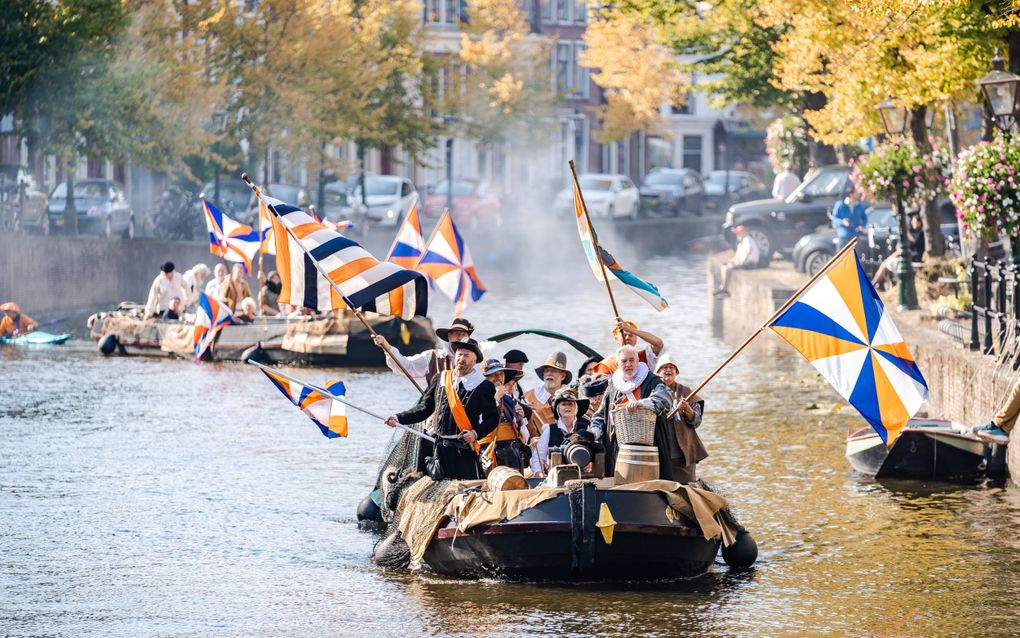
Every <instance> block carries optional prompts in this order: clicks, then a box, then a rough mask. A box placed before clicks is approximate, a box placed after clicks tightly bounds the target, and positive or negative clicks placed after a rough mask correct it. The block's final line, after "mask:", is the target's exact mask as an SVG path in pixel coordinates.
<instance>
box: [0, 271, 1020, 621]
mask: <svg viewBox="0 0 1020 638" xmlns="http://www.w3.org/2000/svg"><path fill="white" fill-rule="evenodd" d="M643 269H644V270H646V271H648V272H655V273H658V277H657V280H656V283H659V284H660V285H661V287H662V288H663V289H664V292H665V294H666V296H667V297H668V298H669V299H670V300H671V301H672V303H673V306H674V307H673V308H672V309H671V310H669V311H667V312H666V313H663V314H661V315H656V313H654V312H653V311H651V310H650V309H646V308H642V307H640V306H639V304H640V303H641V302H639V301H636V300H634V299H627V300H626V301H623V304H624V307H626V308H628V312H627V313H626V314H627V315H628V317H629V318H633V319H634V320H635V321H637V322H638V323H639V324H640V325H641V326H642V327H648V328H649V329H652V330H653V331H656V332H658V333H659V334H661V335H662V336H663V337H664V338H665V339H666V341H667V343H668V344H669V347H670V350H671V351H672V352H673V353H674V354H675V355H677V356H678V357H679V358H680V360H681V361H682V362H683V363H682V365H683V366H684V367H685V370H684V371H683V377H684V379H685V381H686V382H687V383H689V384H696V383H697V382H698V381H700V379H701V378H702V377H703V376H704V375H706V374H708V373H709V372H710V371H711V370H712V369H713V368H714V367H715V365H717V363H718V362H719V361H721V360H722V359H723V358H724V357H725V356H726V354H728V352H729V350H730V348H729V346H727V345H726V344H723V343H722V342H719V341H717V340H713V339H711V338H710V337H709V336H708V335H709V334H710V332H709V328H708V325H707V320H706V313H705V300H706V298H707V294H706V290H705V283H704V275H703V270H702V264H701V263H700V262H698V261H696V260H689V261H688V260H675V259H660V260H656V261H653V262H650V263H647V264H645V265H644V266H643ZM486 283H487V284H488V285H489V287H490V289H491V290H492V292H491V293H490V294H489V295H488V296H487V297H486V299H485V300H484V302H483V303H480V304H479V305H477V306H475V307H473V308H472V309H471V310H470V312H469V313H468V316H469V317H470V318H471V319H472V320H473V321H475V322H476V324H477V325H478V326H479V335H480V336H485V335H488V334H495V333H497V332H501V331H505V330H510V329H514V328H521V327H548V328H553V329H561V330H562V331H564V332H566V333H568V334H570V335H572V336H575V337H578V338H580V339H581V340H582V341H585V342H587V343H589V344H590V345H592V346H595V347H597V348H601V349H603V350H606V351H608V349H609V348H610V343H609V338H608V334H607V332H608V330H607V328H608V324H609V322H610V321H611V319H612V316H611V312H610V311H609V309H608V307H607V304H605V303H604V301H603V297H602V296H601V293H602V291H601V290H600V289H599V288H598V287H597V285H595V284H594V282H590V281H587V280H584V281H583V282H578V283H577V284H576V285H570V286H562V285H559V284H558V283H557V282H555V281H549V282H542V281H538V280H532V281H529V282H527V285H526V286H523V285H519V284H520V282H513V281H509V280H508V281H499V279H498V277H489V278H487V279H486ZM520 288H527V289H528V290H529V292H528V293H527V294H525V293H523V292H521V290H520ZM435 306H437V307H436V308H435V311H436V312H435V315H436V316H444V317H448V316H449V309H448V307H446V306H442V305H441V304H439V303H437V304H435ZM763 338H764V339H765V340H766V344H765V347H759V348H757V349H756V350H753V351H752V352H751V353H749V354H748V355H747V356H743V357H741V358H740V359H738V360H737V361H736V362H735V363H734V364H733V365H732V366H731V367H730V368H728V369H727V370H726V371H725V372H724V373H723V374H721V375H720V376H719V377H718V378H717V379H716V381H714V382H713V384H712V385H711V386H709V388H708V389H706V391H705V392H704V395H705V396H706V399H707V402H708V414H707V416H706V419H705V424H704V425H703V427H702V430H701V432H702V435H703V438H704V439H705V442H706V445H707V447H708V448H709V451H710V453H711V456H710V457H709V459H708V460H707V461H705V462H704V463H703V464H701V466H700V468H699V471H700V473H701V474H702V476H703V477H704V478H706V479H707V480H708V481H710V482H711V483H713V484H714V485H716V486H717V487H718V488H720V489H721V490H722V491H723V492H724V493H725V494H726V495H727V496H728V497H729V498H730V499H731V502H732V503H733V506H734V509H735V511H736V513H737V514H738V516H739V517H740V519H741V521H742V522H743V523H744V524H745V525H746V526H747V527H748V528H749V529H750V530H751V532H752V534H753V535H754V536H755V538H756V539H757V540H758V543H759V547H760V550H761V554H760V559H759V562H758V564H757V566H756V568H755V569H754V570H752V571H750V572H746V573H742V574H731V573H729V572H728V571H727V570H726V568H725V566H723V565H721V564H720V565H717V566H716V568H714V569H713V570H712V571H711V572H710V573H708V574H705V575H704V576H702V577H699V578H695V579H692V580H688V581H681V582H671V583H653V584H643V585H632V586H628V585H613V586H607V585H595V584H592V585H580V586H578V585H570V586H565V585H562V584H547V585H527V584H504V583H498V582H481V583H475V582H460V581H455V580H449V579H443V578H437V577H435V576H427V575H411V574H406V573H386V572H384V571H382V570H379V569H378V568H376V567H374V566H373V565H371V563H370V562H369V555H370V553H371V548H372V544H373V542H374V540H375V537H374V536H372V535H371V534H367V533H363V532H359V531H357V529H356V526H355V522H354V510H355V507H356V505H357V503H358V501H359V500H360V499H361V498H362V497H363V496H364V495H365V494H366V493H367V491H368V490H369V489H370V487H371V484H372V483H373V481H374V478H375V471H376V468H377V465H378V463H379V459H380V458H381V455H382V453H383V450H384V449H385V447H386V444H387V442H388V440H389V438H390V433H389V431H388V430H386V429H385V428H382V427H381V426H380V425H378V424H377V423H373V422H372V421H370V420H367V419H366V418H364V417H362V416H360V415H358V414H354V415H352V417H351V436H350V438H349V439H348V440H344V441H339V442H337V441H327V440H326V439H325V438H323V437H321V436H320V435H319V434H318V432H317V430H316V429H315V428H314V427H313V426H312V425H311V424H310V423H307V422H306V421H305V420H304V417H303V416H301V415H300V414H299V413H297V412H296V411H295V410H293V408H291V407H290V406H289V404H287V403H286V402H284V401H283V400H281V398H280V397H278V396H277V395H276V391H275V390H274V389H273V388H271V387H270V386H269V384H268V383H267V382H265V381H264V379H262V378H261V375H258V374H257V373H256V372H255V371H254V370H253V369H250V368H245V367H244V366H241V365H236V364H224V365H202V366H195V365H192V364H190V363H188V362H182V361H162V360H146V359H129V358H113V359H104V358H101V357H99V356H97V355H95V354H94V352H93V350H92V346H91V344H86V343H81V342H79V343H77V344H72V345H71V346H70V347H66V348H60V349H53V350H32V351H15V350H11V349H6V350H0V379H2V381H3V386H4V387H3V389H2V390H0V547H2V548H3V551H0V627H3V632H2V633H5V634H8V633H9V634H35V635H37V634H52V635H74V636H80V635H89V634H92V635H103V636H139V635H196V636H198V635H201V636H206V635H217V636H251V635H259V636H278V635H308V636H321V635H338V636H353V635H365V636H402V637H406V636H419V635H445V636H486V637H489V636H491V637H499V636H519V635H535V636H538V635H562V636H591V635H599V636H633V635H642V636H681V635H698V636H733V635H763V636H779V635H834V636H835V635H868V634H871V635H882V636H958V635H967V636H974V635H982V636H991V635H1001V636H1005V635H1015V634H1016V630H1015V629H1014V625H1015V624H1016V621H1017V620H1018V618H1017V616H1018V613H1017V611H1016V605H1014V604H1013V601H1015V600H1017V595H1018V593H1020V592H1018V589H1020V587H1018V585H1017V582H1016V579H1015V578H1014V577H1013V575H1014V573H1015V567H1016V564H1017V556H1018V554H1020V540H1018V534H1017V533H1016V532H1017V530H1018V529H1020V494H1018V491H1017V490H1015V489H1012V488H1011V489H985V488H967V487H959V486H953V485H945V484H932V485H918V484H902V483H901V484H894V483H877V482H875V481H871V480H867V479H863V478H861V477H859V476H856V475H854V474H853V473H852V472H851V471H850V470H849V467H848V465H847V464H846V462H845V460H844V459H843V436H844V434H845V427H846V423H847V422H848V421H852V420H853V419H854V417H853V413H852V412H851V411H850V410H849V408H842V409H840V406H841V405H842V401H841V400H839V399H838V397H837V396H836V395H835V394H834V393H833V392H832V391H831V390H830V389H829V388H828V387H827V386H826V385H825V384H824V383H823V382H822V381H821V380H820V379H819V378H818V377H817V375H816V374H815V373H814V372H813V370H812V368H810V366H808V365H807V364H806V363H804V362H803V361H801V360H800V359H798V358H796V357H795V356H794V355H792V354H790V353H789V352H788V351H787V350H785V349H783V347H781V346H778V345H776V344H775V343H772V344H771V345H769V344H768V343H767V342H768V340H769V339H771V337H770V336H769V335H765V336H764V337H763ZM508 347H521V348H523V349H525V350H526V351H527V352H528V353H529V354H530V355H531V357H532V361H533V364H532V365H537V363H535V362H536V361H537V360H539V359H541V358H542V357H544V356H545V355H546V354H547V353H548V351H549V350H551V349H553V347H554V345H553V344H552V343H551V342H549V341H547V340H544V339H541V338H537V337H527V338H522V339H520V340H515V341H514V342H513V344H512V345H506V346H505V347H498V348H497V349H496V350H495V352H496V353H497V354H501V353H502V352H503V351H504V350H505V349H506V348H508ZM568 354H569V356H570V362H571V367H576V366H577V365H579V364H580V361H581V357H580V356H578V355H577V354H576V353H574V352H569V353H568ZM334 373H338V374H339V375H340V376H342V377H343V378H344V379H345V380H346V381H347V384H348V387H349V389H350V396H351V398H352V400H356V401H359V402H361V403H363V404H364V405H365V407H367V408H369V409H372V410H376V411H379V412H387V413H389V412H394V411H396V410H398V409H401V408H404V407H406V406H408V405H410V404H411V402H412V401H413V400H414V392H413V390H412V389H411V387H410V385H409V384H407V383H406V381H402V380H401V379H399V378H398V377H396V376H394V375H391V374H389V373H388V372H378V371H329V370H315V371H307V370H306V371H299V372H297V374H299V375H305V376H308V377H309V378H310V379H313V380H318V381H322V380H324V379H327V378H329V377H330V376H333V375H334ZM529 375H530V377H531V380H537V378H536V377H535V376H534V374H533V373H529ZM529 382H530V381H529Z"/></svg>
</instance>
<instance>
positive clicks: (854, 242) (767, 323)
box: [666, 237, 857, 419]
mask: <svg viewBox="0 0 1020 638" xmlns="http://www.w3.org/2000/svg"><path fill="white" fill-rule="evenodd" d="M856 245H857V238H856V237H854V238H853V239H851V240H850V243H849V244H847V245H846V246H844V247H843V248H842V250H840V251H839V252H838V253H836V254H835V255H833V256H832V258H831V259H829V261H828V263H826V264H825V266H824V267H823V268H822V269H821V270H819V271H818V272H817V273H815V276H814V277H812V278H811V279H808V280H807V283H805V284H804V285H803V286H801V287H800V289H799V290H798V291H797V292H795V293H793V296H792V297H790V298H789V299H787V300H786V303H784V304H783V305H782V306H780V308H779V310H776V311H775V312H774V313H772V316H771V317H769V318H768V319H766V320H765V323H763V324H762V325H761V327H759V328H758V329H757V330H755V331H754V333H753V334H752V335H751V336H750V337H748V338H747V339H745V340H744V343H742V344H740V346H739V347H738V348H737V349H736V350H734V351H733V352H732V353H730V356H728V357H726V360H725V361H723V362H722V364H721V365H720V366H719V367H718V368H716V369H715V371H713V372H712V374H710V375H708V378H707V379H705V380H704V381H702V382H701V385H699V386H698V387H697V388H695V389H694V390H693V391H692V392H691V393H690V394H689V395H688V396H694V395H696V394H697V393H698V392H701V390H702V389H704V387H705V386H706V385H708V382H709V381H711V380H712V379H714V378H715V375H717V374H719V372H720V371H721V370H722V369H723V368H725V367H726V366H727V365H728V364H729V362H730V361H733V359H734V358H735V357H736V356H737V355H738V354H740V351H741V350H743V349H744V348H746V347H747V346H748V345H749V344H750V343H751V342H752V341H754V340H755V338H756V337H757V336H758V335H760V334H761V333H762V332H764V331H765V328H768V327H769V326H770V325H771V324H772V322H773V321H775V320H776V317H778V316H779V315H781V314H783V312H784V311H786V309H787V308H789V307H790V306H791V305H792V304H793V302H794V301H796V300H797V297H800V296H801V295H802V294H804V291H805V290H807V289H808V288H810V287H811V284H813V283H815V282H816V281H818V279H819V278H820V277H821V276H822V275H824V274H825V273H826V272H828V270H829V269H830V268H832V266H833V265H834V264H835V263H836V262H837V261H839V260H840V259H841V258H842V257H843V255H845V254H846V253H847V252H848V251H850V250H853V249H854V246H856ZM686 402H687V397H683V398H682V399H680V401H678V402H677V404H676V405H674V406H673V409H672V410H670V412H669V414H668V415H666V418H667V419H669V418H672V417H673V415H675V414H676V413H677V412H678V411H679V410H680V406H682V405H683V404H684V403H686Z"/></svg>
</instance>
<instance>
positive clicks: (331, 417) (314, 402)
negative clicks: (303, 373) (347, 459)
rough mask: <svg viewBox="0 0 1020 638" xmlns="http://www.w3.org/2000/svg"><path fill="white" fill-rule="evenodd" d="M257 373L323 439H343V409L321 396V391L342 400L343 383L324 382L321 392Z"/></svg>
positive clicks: (272, 374) (267, 372)
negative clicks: (273, 387) (295, 407)
mask: <svg viewBox="0 0 1020 638" xmlns="http://www.w3.org/2000/svg"><path fill="white" fill-rule="evenodd" d="M259 369H260V370H262V373H263V374H265V375H266V377H268V378H269V380H270V381H271V382H272V383H273V385H275V386H276V388H277V389H278V390H279V391H280V392H282V393H283V396H285V397H287V400H288V401H290V402H291V403H293V404H294V405H295V406H297V407H298V408H299V409H300V410H301V411H302V412H304V413H305V416H307V417H308V418H309V419H311V420H312V423H314V424H315V425H316V426H317V427H318V428H319V431H320V432H322V435H323V436H325V437H326V438H328V439H335V438H338V437H341V436H347V412H346V406H345V405H344V404H343V403H340V402H339V401H335V400H333V399H332V398H330V397H329V396H326V395H324V394H323V393H322V390H325V391H326V392H328V393H329V394H332V395H335V396H338V397H342V396H344V395H345V394H346V393H347V388H346V387H345V386H344V383H343V381H340V380H339V379H333V380H330V381H327V382H326V383H325V384H324V386H323V387H322V388H318V387H316V386H313V385H308V384H305V383H299V382H297V381H296V380H291V379H288V378H286V377H283V376H281V375H280V374H277V373H276V372H275V371H273V370H271V369H269V368H266V367H264V366H259Z"/></svg>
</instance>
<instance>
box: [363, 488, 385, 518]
mask: <svg viewBox="0 0 1020 638" xmlns="http://www.w3.org/2000/svg"><path fill="white" fill-rule="evenodd" d="M358 520H359V521H381V520H382V508H381V507H379V506H378V505H376V503H375V501H374V500H372V495H371V494H369V495H368V496H366V497H365V498H363V499H361V502H360V503H358Z"/></svg>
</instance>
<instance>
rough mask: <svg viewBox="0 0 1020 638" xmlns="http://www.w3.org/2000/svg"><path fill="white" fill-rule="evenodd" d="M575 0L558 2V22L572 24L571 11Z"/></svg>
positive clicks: (557, 0)
mask: <svg viewBox="0 0 1020 638" xmlns="http://www.w3.org/2000/svg"><path fill="white" fill-rule="evenodd" d="M573 5H574V0H556V21H557V22H570V14H571V9H572V8H573Z"/></svg>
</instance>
